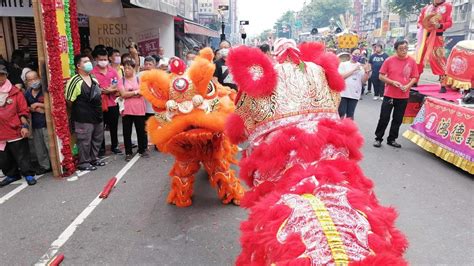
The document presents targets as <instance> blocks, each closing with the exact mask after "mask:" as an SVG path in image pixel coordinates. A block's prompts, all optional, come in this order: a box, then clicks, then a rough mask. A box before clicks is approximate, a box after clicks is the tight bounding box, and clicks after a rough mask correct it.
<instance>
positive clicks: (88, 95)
mask: <svg viewBox="0 0 474 266" xmlns="http://www.w3.org/2000/svg"><path fill="white" fill-rule="evenodd" d="M74 65H75V66H76V71H77V74H76V75H74V76H73V77H71V78H70V79H69V81H68V82H67V84H66V89H65V90H64V94H65V98H66V102H67V105H68V107H69V108H70V110H71V120H72V122H73V128H74V133H75V134H76V139H77V146H78V148H79V164H78V167H77V168H78V169H79V170H83V171H92V170H96V169H97V167H96V166H103V165H105V163H104V162H101V161H100V160H99V159H98V158H99V157H98V155H99V149H100V146H101V144H102V141H103V139H104V125H103V124H102V122H103V113H102V98H101V89H100V87H99V84H98V81H97V79H95V78H94V77H93V76H92V75H91V71H92V69H93V66H92V63H91V61H90V59H89V57H87V55H86V54H78V55H75V56H74Z"/></svg>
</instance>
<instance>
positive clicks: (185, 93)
mask: <svg viewBox="0 0 474 266" xmlns="http://www.w3.org/2000/svg"><path fill="white" fill-rule="evenodd" d="M212 60H213V52H212V50H211V49H210V48H205V49H203V50H201V51H200V53H199V55H198V56H197V57H196V59H195V61H194V62H193V64H192V65H191V66H190V67H189V69H187V70H186V66H185V64H184V62H183V61H182V60H181V59H178V58H174V59H171V60H170V70H171V73H166V72H164V71H162V70H151V71H148V72H147V73H145V74H144V75H143V76H142V78H141V83H140V87H141V93H142V95H143V96H144V97H145V98H146V99H147V100H148V101H150V103H151V104H152V105H153V108H154V109H155V111H156V114H155V116H154V117H152V118H150V119H149V120H148V122H147V131H148V134H149V135H150V137H151V140H152V142H153V143H154V144H155V145H156V146H157V147H158V148H159V149H160V150H161V151H163V152H168V153H172V154H173V155H175V156H177V157H189V156H192V155H193V154H195V155H196V156H202V155H203V150H211V149H210V148H212V147H211V146H212V145H216V141H217V140H219V139H222V138H220V136H221V134H222V133H223V131H224V124H225V120H226V118H227V116H228V114H229V113H231V112H233V111H234V109H235V106H234V103H233V98H234V97H235V93H234V92H233V91H232V90H231V89H229V88H227V87H223V86H221V85H220V84H218V83H216V82H214V81H213V80H212V78H213V74H214V70H215V66H214V64H213V62H212Z"/></svg>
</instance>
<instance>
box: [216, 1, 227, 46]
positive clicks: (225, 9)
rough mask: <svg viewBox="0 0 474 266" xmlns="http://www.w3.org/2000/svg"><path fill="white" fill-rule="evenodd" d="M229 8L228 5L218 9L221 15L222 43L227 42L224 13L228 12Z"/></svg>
mask: <svg viewBox="0 0 474 266" xmlns="http://www.w3.org/2000/svg"><path fill="white" fill-rule="evenodd" d="M228 10H229V6H227V5H221V6H219V8H218V9H217V12H219V14H220V15H221V41H224V40H225V21H224V19H225V18H224V11H228Z"/></svg>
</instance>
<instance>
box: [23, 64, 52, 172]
mask: <svg viewBox="0 0 474 266" xmlns="http://www.w3.org/2000/svg"><path fill="white" fill-rule="evenodd" d="M25 85H26V92H25V98H26V102H27V103H28V107H29V109H30V113H31V127H32V131H33V132H32V133H33V146H34V151H35V152H34V154H35V156H36V158H37V159H38V163H39V165H40V169H39V170H38V171H36V173H37V174H44V173H47V172H50V171H51V162H50V160H49V151H48V130H47V128H46V116H45V114H44V113H45V110H44V96H43V91H42V88H41V80H40V78H39V76H38V73H37V72H36V71H30V72H27V73H26V74H25Z"/></svg>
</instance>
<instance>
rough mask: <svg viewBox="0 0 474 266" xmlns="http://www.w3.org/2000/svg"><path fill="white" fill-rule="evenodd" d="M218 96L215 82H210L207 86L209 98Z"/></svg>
mask: <svg viewBox="0 0 474 266" xmlns="http://www.w3.org/2000/svg"><path fill="white" fill-rule="evenodd" d="M215 94H216V85H214V82H212V81H211V82H209V84H208V85H207V96H208V97H212V96H214V95H215Z"/></svg>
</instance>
